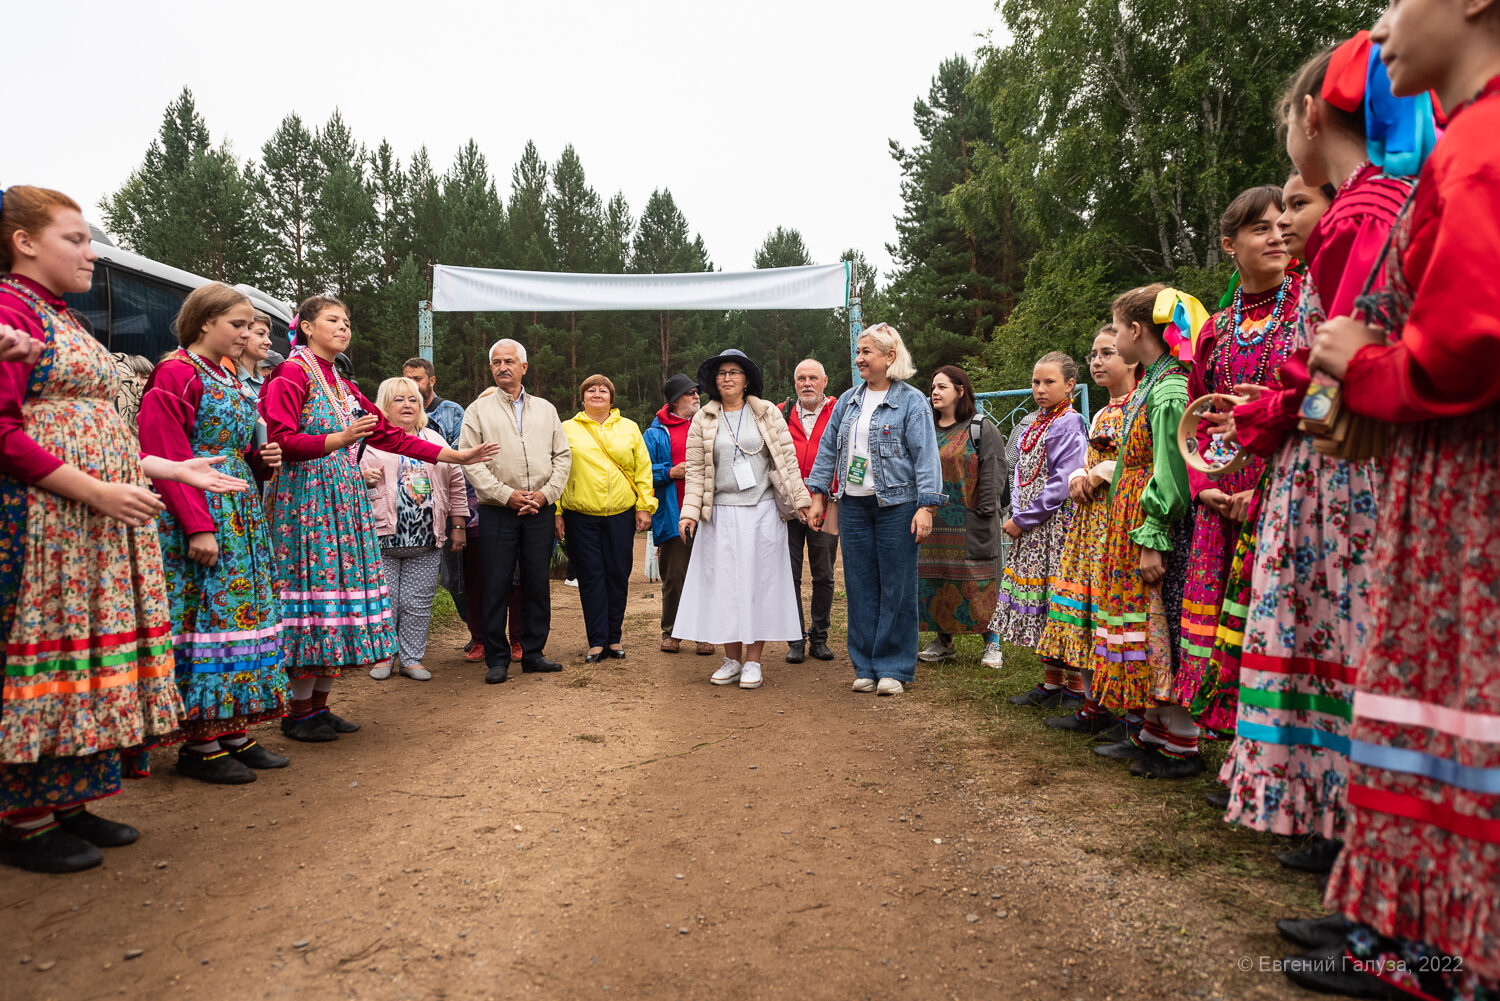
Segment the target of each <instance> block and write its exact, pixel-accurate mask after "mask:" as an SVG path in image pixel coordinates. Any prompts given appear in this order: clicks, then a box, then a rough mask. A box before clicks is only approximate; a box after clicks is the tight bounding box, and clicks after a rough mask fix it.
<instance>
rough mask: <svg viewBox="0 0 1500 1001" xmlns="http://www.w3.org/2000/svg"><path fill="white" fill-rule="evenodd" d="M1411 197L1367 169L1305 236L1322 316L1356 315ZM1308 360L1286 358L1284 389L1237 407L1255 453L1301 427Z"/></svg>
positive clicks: (1239, 429) (1400, 184) (1245, 441)
mask: <svg viewBox="0 0 1500 1001" xmlns="http://www.w3.org/2000/svg"><path fill="white" fill-rule="evenodd" d="M1410 193H1411V185H1410V183H1409V182H1407V181H1403V180H1397V179H1395V178H1390V177H1385V176H1383V175H1382V174H1381V173H1380V168H1379V167H1376V166H1374V165H1367V166H1366V167H1364V169H1362V170H1361V171H1360V172H1359V173H1358V174H1356V175H1355V176H1354V178H1353V180H1352V181H1351V182H1350V183H1349V186H1348V187H1346V188H1344V189H1343V190H1342V191H1340V192H1339V195H1338V197H1337V198H1335V199H1334V200H1333V205H1332V206H1331V207H1330V208H1329V209H1328V211H1327V212H1326V213H1324V215H1323V218H1322V219H1321V220H1319V222H1318V225H1317V226H1315V227H1313V231H1312V233H1310V234H1309V235H1308V237H1307V251H1306V253H1307V259H1308V262H1309V263H1308V268H1307V275H1308V279H1309V280H1310V281H1311V283H1312V286H1313V287H1314V288H1316V289H1317V290H1318V297H1319V300H1320V301H1321V302H1322V304H1323V315H1324V316H1329V317H1333V316H1349V315H1351V314H1352V313H1353V312H1354V300H1355V299H1356V298H1357V297H1358V296H1359V294H1360V293H1361V292H1363V291H1364V287H1365V282H1366V281H1367V280H1368V278H1369V276H1370V272H1371V271H1373V270H1374V269H1375V268H1376V267H1378V266H1379V264H1380V262H1379V260H1378V258H1379V257H1380V252H1381V250H1382V249H1384V247H1385V243H1386V238H1387V236H1388V235H1389V234H1390V231H1391V226H1392V224H1394V223H1395V221H1396V216H1397V214H1398V213H1399V212H1400V211H1401V206H1402V205H1403V204H1405V203H1406V198H1407V196H1408V195H1409V194H1410ZM1381 284H1382V283H1381V282H1377V283H1376V287H1379V286H1380V285H1381ZM1312 333H1314V331H1308V334H1309V335H1311V334H1312ZM1307 356H1308V349H1307V348H1302V349H1300V350H1298V351H1295V352H1293V353H1292V354H1291V355H1289V356H1288V357H1287V359H1286V361H1285V362H1284V363H1283V364H1282V367H1281V375H1280V380H1279V381H1280V384H1281V386H1282V387H1283V388H1282V389H1281V390H1279V391H1276V392H1271V393H1264V394H1262V395H1261V396H1260V397H1259V398H1258V399H1255V400H1251V401H1250V402H1249V403H1245V404H1241V405H1240V406H1238V407H1235V408H1234V424H1235V433H1236V435H1237V436H1238V438H1239V440H1240V445H1241V446H1242V447H1244V448H1245V449H1247V450H1248V451H1249V452H1250V453H1251V454H1252V455H1260V456H1266V457H1269V456H1272V455H1275V454H1276V452H1277V450H1278V449H1280V448H1281V443H1282V442H1283V441H1285V440H1286V436H1287V435H1288V434H1289V433H1290V432H1291V431H1292V430H1293V429H1294V428H1295V427H1296V426H1297V421H1298V419H1299V418H1300V416H1301V410H1302V398H1303V397H1304V396H1306V395H1307V387H1308V386H1309V385H1310V384H1311V379H1310V377H1309V375H1308V371H1307Z"/></svg>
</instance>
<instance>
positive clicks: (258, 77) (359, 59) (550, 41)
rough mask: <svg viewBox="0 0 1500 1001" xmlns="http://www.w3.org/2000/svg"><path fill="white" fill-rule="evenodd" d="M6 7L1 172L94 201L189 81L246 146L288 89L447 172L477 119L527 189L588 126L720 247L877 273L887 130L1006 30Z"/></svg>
mask: <svg viewBox="0 0 1500 1001" xmlns="http://www.w3.org/2000/svg"><path fill="white" fill-rule="evenodd" d="M5 21H6V34H8V35H9V36H10V37H11V38H12V39H27V38H29V39H31V40H32V41H31V42H28V43H27V46H26V50H27V51H29V52H31V53H32V54H33V55H34V56H36V57H37V61H36V62H34V63H32V64H31V68H30V69H28V70H27V71H26V72H25V73H24V74H13V75H12V78H11V80H12V85H11V88H10V96H11V99H12V104H11V107H12V110H13V111H17V110H22V111H24V114H25V115H26V116H27V123H26V127H24V128H18V129H13V130H12V132H11V133H10V137H9V138H8V139H7V140H6V141H5V143H4V145H3V146H0V186H8V185H11V184H16V183H31V184H40V185H44V186H47V187H53V188H58V189H60V190H62V191H65V192H67V193H68V194H70V195H72V196H73V197H74V198H75V199H77V200H78V201H79V203H80V204H82V205H83V206H84V210H85V215H87V216H88V217H89V218H90V219H92V220H95V221H99V212H98V209H97V207H96V206H97V203H98V201H99V199H100V198H101V197H103V196H104V195H106V194H107V193H108V192H111V191H113V190H115V189H116V188H118V187H119V186H120V184H121V183H123V182H124V180H125V179H126V177H127V176H128V175H129V173H130V171H131V170H133V169H134V168H135V167H137V166H138V165H139V164H140V162H141V159H142V157H143V156H144V154H145V151H146V147H147V146H148V145H149V144H150V142H151V139H152V138H153V136H155V134H156V132H157V129H158V128H159V126H160V123H161V117H162V113H163V111H164V109H165V108H166V105H167V103H168V102H169V101H171V100H172V99H173V98H175V97H176V95H177V94H178V93H179V92H180V91H181V89H182V88H183V86H187V87H189V88H190V89H191V90H192V92H193V96H194V99H195V100H196V102H197V106H198V110H199V113H200V114H201V115H202V116H203V117H204V119H205V120H206V121H207V123H208V126H209V129H210V131H211V133H212V136H213V141H214V142H215V144H218V143H220V142H223V141H224V140H226V139H227V140H228V141H229V142H230V143H231V145H232V148H233V150H234V151H235V153H236V154H237V155H238V156H239V157H240V158H241V159H245V158H247V157H250V156H256V157H258V156H259V152H260V148H261V145H262V144H263V143H264V142H265V141H266V139H267V138H268V137H269V136H270V135H271V133H272V132H273V131H274V130H275V128H276V126H277V124H278V123H279V122H280V121H281V119H282V118H283V117H284V116H285V115H286V114H287V113H289V112H292V111H295V112H296V113H297V114H299V115H300V116H301V117H302V119H303V121H304V122H306V123H308V124H309V125H321V124H322V123H324V122H326V121H327V120H328V116H329V115H330V114H331V113H332V112H333V110H334V109H335V108H337V109H338V110H339V111H340V112H341V113H342V114H343V116H344V119H345V121H346V122H347V123H348V125H349V127H350V128H351V129H352V131H353V133H354V136H355V139H356V141H358V142H362V143H364V144H365V145H367V146H370V147H374V146H377V145H379V143H380V140H381V139H382V138H385V139H388V140H389V141H390V143H391V145H392V147H393V148H394V149H395V151H396V152H397V154H398V155H400V156H401V158H402V161H403V163H405V162H406V160H407V158H409V157H410V155H411V154H412V153H413V152H414V151H415V150H416V149H417V148H418V147H419V146H423V145H425V146H426V147H427V149H428V151H429V154H430V155H431V157H432V159H433V164H434V167H435V169H436V170H437V171H438V172H439V173H441V172H442V171H444V170H446V169H447V168H448V166H449V165H450V164H451V163H452V161H453V156H454V153H455V152H456V151H457V150H458V148H459V147H460V146H461V145H462V144H463V143H465V142H467V141H468V140H469V139H470V138H473V139H474V140H475V141H476V142H477V143H478V145H479V148H480V150H481V151H482V152H483V153H484V154H485V156H486V158H487V159H488V161H489V165H490V170H491V173H492V174H494V175H495V177H496V184H497V186H498V188H499V190H500V192H501V195H502V197H507V198H508V196H509V191H510V169H511V166H512V165H513V164H514V163H515V162H516V160H517V159H518V158H519V156H520V154H521V151H522V149H523V148H524V146H525V144H526V142H527V140H528V139H529V140H532V141H534V142H535V143H536V145H537V148H538V150H539V151H540V153H541V155H542V156H543V157H544V158H545V159H546V160H547V161H548V162H549V163H551V162H555V161H556V159H557V157H558V155H559V154H560V153H561V152H562V150H563V148H564V146H566V145H567V144H568V143H572V144H573V146H574V148H575V149H576V150H577V152H578V155H579V157H580V159H581V160H582V163H583V167H584V170H585V172H586V173H587V176H588V180H589V183H590V184H591V185H593V186H594V187H595V188H596V189H597V190H598V191H599V192H600V194H601V196H602V197H604V198H605V199H608V198H609V196H610V195H611V194H613V193H614V192H616V191H622V192H624V194H625V197H626V199H627V200H628V201H629V203H630V206H631V209H632V211H633V212H634V213H635V215H636V216H637V217H638V216H639V215H640V211H641V209H642V208H643V207H644V205H645V203H646V199H647V198H648V196H649V195H650V194H651V192H652V190H653V189H655V188H658V187H666V188H669V189H670V190H671V192H672V194H673V196H674V198H675V199H676V201H677V204H678V207H679V208H681V209H682V211H683V213H684V215H686V217H687V220H688V225H689V227H690V228H691V229H693V230H694V231H696V232H698V233H701V234H702V236H703V239H704V242H705V243H706V245H707V247H708V251H709V256H710V258H711V259H712V261H713V263H714V265H715V266H716V267H718V268H721V269H723V270H726V271H737V270H743V269H748V268H750V267H752V266H753V257H754V254H755V251H756V249H757V248H758V247H759V246H760V244H761V242H762V241H763V240H764V239H765V237H766V235H767V234H768V233H769V232H770V231H771V230H772V229H774V228H775V227H776V226H778V225H780V226H789V227H795V228H796V229H798V230H800V231H801V232H802V235H803V238H804V240H805V241H806V243H807V246H808V249H809V251H810V253H811V254H812V256H813V259H814V261H815V262H816V263H820V264H822V263H830V262H832V261H835V260H838V259H839V255H840V254H841V253H842V251H843V250H844V249H846V248H848V247H851V246H852V247H857V248H859V249H860V250H862V251H863V252H864V253H865V255H866V256H867V257H868V258H869V259H870V261H871V263H872V264H874V265H875V266H876V267H877V268H879V270H880V271H881V273H882V280H884V276H885V274H887V273H888V272H889V270H890V267H891V261H890V255H889V254H888V253H887V251H886V249H885V244H887V243H892V242H894V241H895V238H896V230H895V224H894V221H893V217H894V216H895V215H897V214H898V213H899V212H900V209H901V196H900V171H899V170H898V168H897V166H896V164H895V162H894V161H893V160H892V159H891V157H890V153H889V148H888V140H890V139H896V140H897V141H899V142H902V143H903V144H907V145H910V144H911V143H913V142H915V140H916V139H917V134H916V129H915V127H914V126H913V124H912V104H913V102H914V101H915V100H916V99H917V98H918V97H925V96H926V94H927V91H928V88H929V86H930V84H931V80H932V77H933V75H934V74H935V73H936V71H937V67H938V64H939V63H940V62H941V61H942V60H943V59H945V58H948V57H951V56H953V55H957V54H963V55H966V56H969V57H970V58H971V59H972V57H973V55H974V53H975V52H976V51H977V50H978V48H979V47H980V46H982V45H983V44H984V42H985V38H984V36H985V35H986V33H988V32H990V31H992V30H993V31H995V32H997V33H998V31H999V30H1000V27H999V26H1000V16H999V14H998V13H997V12H996V11H995V9H994V3H993V0H926V2H924V3H921V4H915V3H912V2H910V0H861V2H857V3H849V2H843V3H834V2H827V0H801V2H788V0H757V2H755V3H748V4H735V5H730V4H726V3H723V2H713V0H710V2H701V0H700V2H697V3H678V2H669V0H614V2H594V0H550V2H548V0H543V2H529V3H514V2H511V0H494V2H490V3H453V2H448V0H421V2H418V3H404V4H397V3H391V2H389V0H368V2H363V3H333V2H319V0H304V2H300V3H293V2H285V0H263V2H258V3H203V2H201V0H199V2H193V3H173V2H164V0H137V2H134V3H131V4H119V3H110V2H100V0H75V2H73V3H71V4H68V5H66V6H65V5H62V4H42V3H40V2H36V0H18V3H16V4H15V5H13V6H12V8H11V9H9V10H8V11H7V14H6V17H5ZM44 39H45V40H46V41H43V40H44ZM33 46H37V47H33ZM49 47H50V48H51V51H50V53H47V50H48V48H49ZM64 50H66V51H64ZM43 53H47V56H46V58H41V57H42V55H43ZM29 61H30V60H28V62H29ZM18 124H19V123H18ZM52 129H56V130H58V133H57V134H56V135H48V134H47V133H48V131H50V130H52ZM439 263H441V262H439Z"/></svg>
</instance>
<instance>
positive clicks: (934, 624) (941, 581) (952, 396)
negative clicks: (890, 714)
mask: <svg viewBox="0 0 1500 1001" xmlns="http://www.w3.org/2000/svg"><path fill="white" fill-rule="evenodd" d="M932 410H933V419H934V421H935V423H936V430H937V440H938V457H939V458H940V459H941V460H942V463H943V493H944V494H946V495H947V496H948V503H946V504H944V505H943V506H942V507H939V508H938V509H937V511H936V512H934V514H933V516H932V534H931V535H929V536H928V537H927V541H926V542H924V543H922V549H921V552H920V554H919V555H918V557H917V608H918V609H919V610H920V612H921V622H920V628H921V630H922V631H923V632H932V633H936V634H937V635H936V636H935V637H934V638H933V640H932V642H931V643H929V644H927V646H926V647H924V648H923V649H922V651H921V652H920V653H918V654H917V658H918V659H919V660H924V661H938V660H947V659H949V658H951V657H952V656H953V637H954V635H955V634H959V633H971V634H972V633H979V632H985V629H986V625H987V624H988V623H989V616H987V615H985V614H984V613H985V612H991V613H993V612H994V609H995V594H996V592H995V560H996V558H998V557H999V555H1000V538H999V535H1000V533H999V532H998V531H997V530H996V529H997V528H998V527H999V512H1000V497H1001V494H1002V493H1003V492H1004V487H1005V459H1004V449H1005V443H1004V442H1003V441H1002V440H1001V436H1000V432H999V431H998V430H997V429H996V428H995V426H994V425H993V424H991V423H990V422H989V421H987V420H985V419H984V418H983V417H982V416H976V411H975V406H974V384H973V383H971V382H970V381H969V377H968V375H966V374H965V373H964V371H963V370H962V369H960V368H957V367H956V366H953V365H945V366H943V367H942V368H940V369H938V370H937V371H936V372H934V373H933V374H932ZM983 656H984V659H983V661H982V662H983V663H984V664H985V665H986V666H988V667H999V666H1000V646H999V644H998V643H997V642H995V640H994V637H993V634H987V635H986V636H985V651H984V655H983Z"/></svg>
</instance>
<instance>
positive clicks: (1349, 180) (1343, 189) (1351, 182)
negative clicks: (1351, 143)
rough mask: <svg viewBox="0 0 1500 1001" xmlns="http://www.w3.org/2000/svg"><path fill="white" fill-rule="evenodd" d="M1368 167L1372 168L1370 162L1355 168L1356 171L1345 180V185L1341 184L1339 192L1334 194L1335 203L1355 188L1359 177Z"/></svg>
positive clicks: (1367, 161)
mask: <svg viewBox="0 0 1500 1001" xmlns="http://www.w3.org/2000/svg"><path fill="white" fill-rule="evenodd" d="M1368 166H1370V161H1369V160H1366V161H1364V162H1363V163H1361V164H1360V165H1359V166H1358V167H1355V168H1354V170H1352V171H1351V172H1350V174H1349V176H1348V177H1346V178H1344V183H1343V184H1340V185H1339V187H1338V190H1337V191H1335V192H1334V193H1333V199H1334V201H1337V200H1338V199H1339V196H1341V195H1343V194H1345V193H1346V192H1347V191H1349V189H1350V188H1352V187H1354V185H1355V182H1357V181H1358V180H1359V175H1360V174H1363V173H1364V172H1365V168H1366V167H1368Z"/></svg>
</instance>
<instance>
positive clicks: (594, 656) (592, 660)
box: [522, 650, 604, 670]
mask: <svg viewBox="0 0 1500 1001" xmlns="http://www.w3.org/2000/svg"><path fill="white" fill-rule="evenodd" d="M603 659H604V651H603V650H601V651H599V652H598V653H586V654H584V655H583V662H584V663H585V664H597V663H599V662H600V661H601V660H603ZM522 670H525V668H522Z"/></svg>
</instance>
